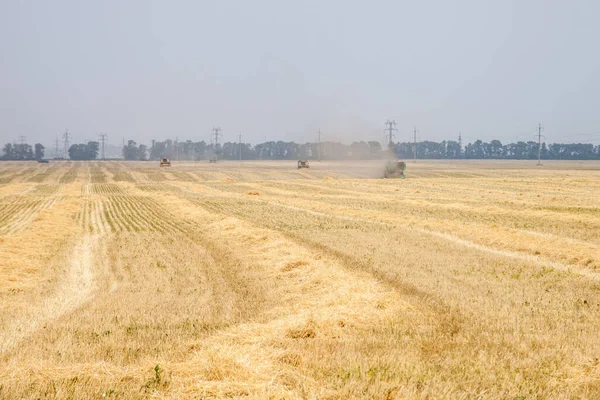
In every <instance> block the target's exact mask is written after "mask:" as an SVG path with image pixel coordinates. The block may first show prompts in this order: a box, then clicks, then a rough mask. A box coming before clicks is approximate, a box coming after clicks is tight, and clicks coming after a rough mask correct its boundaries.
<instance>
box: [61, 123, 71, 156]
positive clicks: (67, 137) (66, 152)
mask: <svg viewBox="0 0 600 400" xmlns="http://www.w3.org/2000/svg"><path fill="white" fill-rule="evenodd" d="M62 137H63V143H64V146H65V147H64V157H65V158H67V156H68V155H69V141H70V140H71V134H70V133H69V130H68V129H67V130H65V133H63V135H62Z"/></svg>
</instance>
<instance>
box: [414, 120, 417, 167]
mask: <svg viewBox="0 0 600 400" xmlns="http://www.w3.org/2000/svg"><path fill="white" fill-rule="evenodd" d="M413 135H414V139H413V163H416V162H417V127H416V126H415V128H414V129H413Z"/></svg>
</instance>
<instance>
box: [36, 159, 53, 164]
mask: <svg viewBox="0 0 600 400" xmlns="http://www.w3.org/2000/svg"><path fill="white" fill-rule="evenodd" d="M37 162H39V163H42V164H48V163H49V162H50V161H48V160H37Z"/></svg>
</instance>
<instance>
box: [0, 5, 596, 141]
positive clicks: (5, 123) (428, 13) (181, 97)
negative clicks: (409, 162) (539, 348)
mask: <svg viewBox="0 0 600 400" xmlns="http://www.w3.org/2000/svg"><path fill="white" fill-rule="evenodd" d="M598 16H600V2H599V1H597V0H593V1H565V0H561V1H552V0H547V1H528V0H519V1H508V0H497V1H484V0H474V1H374V0H371V1H348V0H345V1H343V0H340V1H326V0H321V1H299V0H296V1H283V0H282V1H262V0H254V1H235V2H234V1H216V0H215V1H191V0H190V1H166V0H165V1H147V0H144V1H127V0H121V1H108V0H102V1H83V0H76V1H61V0H52V1H42V0H40V1H20V0H0V140H1V141H2V142H6V141H12V140H13V139H15V138H17V137H18V136H19V135H21V134H22V135H25V136H27V138H28V139H29V141H30V142H33V141H42V142H43V143H48V144H49V143H52V142H53V140H54V138H55V137H56V135H60V134H61V133H62V132H64V130H65V128H68V129H69V132H71V133H72V134H73V136H74V139H75V141H78V142H83V141H84V140H85V139H95V138H96V137H97V134H98V133H100V132H106V133H107V134H108V137H109V142H110V143H113V144H117V143H120V142H121V140H122V138H123V137H125V138H127V139H129V138H131V139H135V140H137V141H140V142H144V143H149V142H150V140H151V139H153V138H155V139H165V138H169V137H171V138H174V137H175V136H179V138H180V139H192V140H208V139H209V134H210V130H211V128H212V127H213V126H220V127H221V128H222V129H223V135H224V139H225V140H237V135H238V134H239V133H241V134H243V138H244V140H245V141H249V142H252V143H256V142H258V141H263V140H264V139H265V138H267V139H269V140H273V139H282V140H295V141H309V140H310V141H312V140H315V139H316V131H317V130H318V129H319V128H320V129H321V130H322V131H323V138H324V139H331V140H342V141H344V142H351V141H353V140H361V139H362V140H382V141H383V139H384V136H383V132H382V130H383V128H384V126H383V125H384V122H385V120H386V119H388V118H389V119H395V120H396V121H397V123H398V129H399V132H398V136H397V140H407V139H409V138H410V137H411V135H412V129H413V126H415V125H416V126H417V128H418V129H419V138H420V139H421V140H443V139H456V138H457V136H458V132H459V131H462V133H463V139H464V140H465V141H471V140H475V139H477V138H481V139H483V140H490V139H493V138H497V139H500V140H502V141H503V142H509V141H516V140H531V139H533V138H534V134H535V128H536V125H537V123H538V122H542V124H543V125H544V127H545V130H544V132H543V133H544V134H545V135H546V140H547V141H550V142H555V141H558V142H560V141H565V142H572V141H578V142H579V141H582V142H593V143H600V47H599V44H600V23H598Z"/></svg>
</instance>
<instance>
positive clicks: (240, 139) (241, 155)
mask: <svg viewBox="0 0 600 400" xmlns="http://www.w3.org/2000/svg"><path fill="white" fill-rule="evenodd" d="M240 161H242V134H241V133H240Z"/></svg>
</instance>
